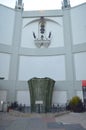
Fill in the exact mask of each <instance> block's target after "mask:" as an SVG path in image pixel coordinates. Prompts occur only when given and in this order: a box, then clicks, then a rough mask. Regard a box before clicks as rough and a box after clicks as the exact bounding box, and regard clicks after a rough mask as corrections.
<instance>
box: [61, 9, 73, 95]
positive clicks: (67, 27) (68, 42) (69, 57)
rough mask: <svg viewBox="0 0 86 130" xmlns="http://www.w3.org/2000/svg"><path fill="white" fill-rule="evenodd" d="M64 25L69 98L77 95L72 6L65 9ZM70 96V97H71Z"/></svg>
mask: <svg viewBox="0 0 86 130" xmlns="http://www.w3.org/2000/svg"><path fill="white" fill-rule="evenodd" d="M63 25H64V44H65V52H66V55H65V61H66V80H67V81H69V82H70V83H71V84H70V86H68V98H71V97H72V96H74V95H75V91H74V63H73V54H72V46H73V44H72V30H71V18H70V8H69V9H64V11H63ZM69 96H70V97H69Z"/></svg>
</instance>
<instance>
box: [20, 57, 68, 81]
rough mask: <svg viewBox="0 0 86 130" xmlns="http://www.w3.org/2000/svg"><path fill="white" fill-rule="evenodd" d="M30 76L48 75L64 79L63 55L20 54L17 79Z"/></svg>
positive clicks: (25, 78) (56, 78) (24, 78)
mask: <svg viewBox="0 0 86 130" xmlns="http://www.w3.org/2000/svg"><path fill="white" fill-rule="evenodd" d="M32 77H39V78H43V77H50V78H52V79H54V80H65V79H66V77H65V57H64V56H63V55H61V56H39V57H38V56H20V63H19V78H18V79H19V80H26V81H27V80H29V79H30V78H32Z"/></svg>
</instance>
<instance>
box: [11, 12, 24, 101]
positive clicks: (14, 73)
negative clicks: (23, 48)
mask: <svg viewBox="0 0 86 130" xmlns="http://www.w3.org/2000/svg"><path fill="white" fill-rule="evenodd" d="M21 14H22V11H21V10H20V11H18V10H16V11H15V23H14V33H13V43H12V53H11V62H10V73H9V81H10V82H13V84H11V85H12V87H11V86H10V87H11V89H12V90H11V91H13V92H12V94H13V95H14V96H13V95H12V94H11V95H12V97H15V98H14V100H16V93H15V92H16V81H17V79H18V66H19V55H18V53H19V47H20V42H21V29H22V16H21Z"/></svg>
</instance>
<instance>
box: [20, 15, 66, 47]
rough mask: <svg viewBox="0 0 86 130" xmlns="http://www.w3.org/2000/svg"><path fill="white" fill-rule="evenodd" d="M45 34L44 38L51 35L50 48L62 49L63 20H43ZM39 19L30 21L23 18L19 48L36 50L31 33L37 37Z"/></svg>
mask: <svg viewBox="0 0 86 130" xmlns="http://www.w3.org/2000/svg"><path fill="white" fill-rule="evenodd" d="M45 20H46V25H45V33H46V37H48V35H49V32H51V33H52V35H51V36H52V38H51V45H50V47H63V46H64V41H63V20H62V17H59V18H52V17H49V18H45ZM39 21H40V18H37V19H32V18H31V19H30V18H24V19H23V25H22V39H21V47H27V48H36V46H35V44H34V38H33V32H35V34H36V36H37V37H38V24H39Z"/></svg>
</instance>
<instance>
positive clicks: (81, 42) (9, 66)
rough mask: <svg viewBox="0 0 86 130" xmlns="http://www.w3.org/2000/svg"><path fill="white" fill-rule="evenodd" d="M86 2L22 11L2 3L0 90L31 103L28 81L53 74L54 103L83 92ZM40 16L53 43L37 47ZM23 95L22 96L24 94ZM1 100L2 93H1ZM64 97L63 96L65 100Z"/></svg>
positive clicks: (85, 50) (9, 96) (20, 101)
mask: <svg viewBox="0 0 86 130" xmlns="http://www.w3.org/2000/svg"><path fill="white" fill-rule="evenodd" d="M85 12H86V3H84V4H82V5H79V6H76V7H74V8H70V7H69V8H63V9H62V10H50V11H42V12H40V11H23V10H22V9H17V8H16V9H11V8H8V7H5V6H3V5H0V77H4V78H5V79H4V80H0V92H2V91H3V92H4V91H5V92H6V94H5V95H6V96H5V98H6V99H5V100H6V101H10V102H12V101H16V100H17V101H18V102H19V103H20V104H21V103H22V104H26V105H27V106H28V105H30V95H29V89H28V84H27V81H28V80H29V79H31V78H32V77H39V78H41V77H42V78H43V77H50V78H52V79H54V80H55V81H56V83H55V88H54V93H53V99H52V102H53V103H66V102H67V100H68V99H70V98H71V97H73V96H74V95H78V96H80V97H81V98H83V96H82V91H81V90H82V86H81V80H85V79H86V68H85V66H86V60H85V57H86V13H85ZM41 17H43V18H44V21H45V33H44V36H45V37H46V39H47V38H48V36H49V33H50V32H51V37H50V45H49V46H48V47H45V46H43V44H41V47H40V48H38V47H37V46H36V45H35V43H34V37H33V32H34V33H35V35H36V38H39V36H41V34H40V20H41ZM22 97H23V98H22ZM0 98H1V99H0V100H2V97H0ZM63 98H64V100H63Z"/></svg>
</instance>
